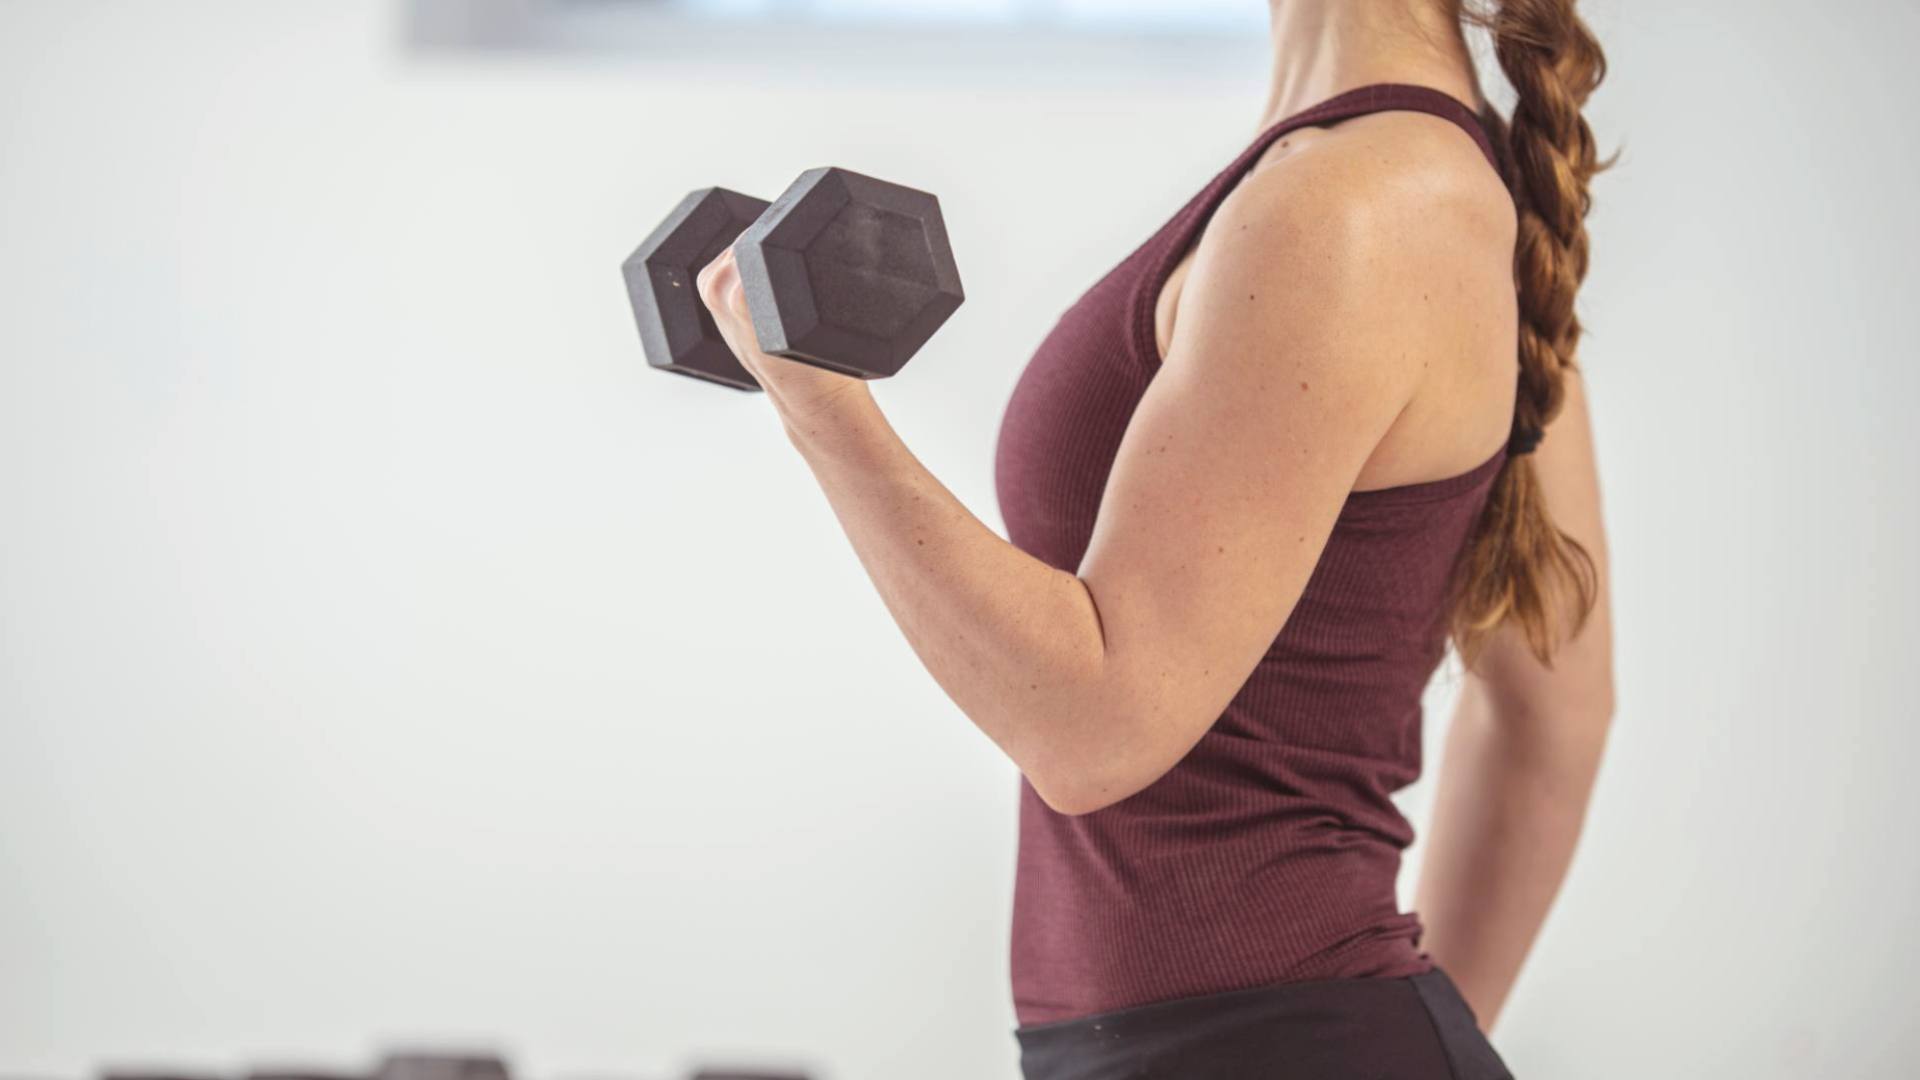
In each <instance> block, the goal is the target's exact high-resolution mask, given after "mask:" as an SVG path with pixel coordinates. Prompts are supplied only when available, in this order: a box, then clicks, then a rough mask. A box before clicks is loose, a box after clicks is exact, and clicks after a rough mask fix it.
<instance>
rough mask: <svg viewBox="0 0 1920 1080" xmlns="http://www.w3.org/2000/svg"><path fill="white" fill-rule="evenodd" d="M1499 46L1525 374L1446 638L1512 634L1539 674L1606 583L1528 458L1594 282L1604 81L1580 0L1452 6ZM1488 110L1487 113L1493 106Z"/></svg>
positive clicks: (1499, 125)
mask: <svg viewBox="0 0 1920 1080" xmlns="http://www.w3.org/2000/svg"><path fill="white" fill-rule="evenodd" d="M1450 2H1452V3H1454V4H1455V5H1456V6H1457V7H1458V8H1459V14H1460V17H1461V18H1462V19H1463V20H1465V21H1466V22H1467V24H1468V25H1470V26H1480V27H1483V28H1485V29H1486V30H1487V31H1489V32H1490V34H1491V35H1492V38H1493V47H1494V55H1495V57H1496V59H1497V60H1498V62H1499V65H1500V68H1501V70H1502V71H1503V72H1504V73H1505V74H1506V77H1507V80H1508V82H1510V83H1511V84H1512V86H1513V88H1514V90H1515V91H1516V94H1517V100H1516V103H1515V104H1514V107H1513V113H1512V117H1511V118H1510V119H1507V120H1502V119H1501V118H1500V117H1499V116H1497V115H1490V116H1489V117H1487V119H1488V121H1489V127H1490V128H1491V131H1492V134H1493V136H1494V141H1495V144H1496V145H1497V146H1498V147H1499V148H1500V151H1501V156H1502V157H1503V158H1504V159H1505V161H1504V164H1505V166H1506V169H1507V173H1508V178H1509V182H1510V184H1511V186H1512V188H1513V193H1514V200H1515V203H1516V205H1517V206H1518V209H1519V232H1518V235H1517V239H1516V242H1515V244H1514V256H1513V270H1514V287H1515V290H1516V292H1517V293H1518V299H1519V309H1520V342H1519V345H1520V374H1519V386H1518V390H1517V393H1516V395H1515V402H1514V416H1513V433H1512V437H1511V441H1510V443H1509V445H1508V455H1509V456H1508V458H1507V461H1506V464H1505V465H1504V467H1503V468H1502V469H1501V471H1500V475H1499V477H1498V479H1496V480H1495V481H1494V486H1493V490H1492V493H1491V494H1490V495H1489V496H1488V500H1487V507H1486V510H1485V511H1484V513H1483V514H1482V516H1481V519H1480V521H1479V523H1478V524H1477V525H1476V526H1475V530H1474V533H1473V535H1472V537H1471V539H1470V540H1469V542H1468V545H1467V548H1466V551H1465V552H1464V553H1463V554H1462V557H1461V562H1460V565H1459V568H1458V571H1457V573H1456V576H1455V579H1454V582H1455V585H1454V593H1453V599H1452V605H1451V608H1450V610H1449V613H1448V621H1449V629H1450V631H1451V634H1452V637H1453V640H1454V643H1455V645H1456V647H1458V649H1459V650H1460V655H1461V657H1462V659H1463V660H1464V661H1465V663H1466V664H1467V665H1468V666H1469V667H1471V666H1472V665H1473V662H1474V660H1475V659H1476V658H1477V657H1478V656H1479V654H1480V651H1481V649H1482V648H1483V646H1484V645H1485V644H1486V642H1487V640H1488V638H1489V637H1491V635H1492V634H1493V633H1494V631H1496V630H1498V629H1499V628H1500V627H1502V626H1504V625H1506V624H1509V623H1511V624H1515V625H1516V626H1517V627H1518V628H1519V629H1520V630H1521V631H1522V632H1523V633H1524V634H1525V637H1526V641H1527V645H1528V648H1529V649H1530V650H1531V651H1532V652H1533V654H1534V655H1535V656H1536V657H1538V658H1539V659H1540V661H1541V662H1542V663H1543V664H1548V665H1549V666H1550V665H1551V664H1552V656H1553V653H1554V651H1555V649H1556V647H1557V645H1558V644H1559V642H1560V641H1562V640H1564V635H1567V634H1571V633H1573V632H1577V631H1578V629H1579V628H1580V627H1581V626H1582V625H1583V624H1584V623H1585V621H1586V619H1587V616H1588V615H1589V614H1590V613H1591V612H1592V610H1593V606H1594V602H1595V597H1596V595H1597V593H1598V573H1597V571H1596V570H1595V568H1594V563H1593V559H1592V557H1591V556H1590V555H1589V554H1588V553H1587V551H1586V549H1585V548H1583V547H1581V545H1580V544H1579V543H1578V542H1577V541H1575V540H1574V539H1573V537H1571V536H1569V535H1567V534H1566V533H1564V532H1562V531H1561V530H1560V529H1559V528H1558V527H1556V526H1555V525H1554V523H1553V519H1552V517H1551V516H1550V515H1549V514H1548V512H1547V504H1546V496H1545V492H1544V491H1543V490H1542V488H1541V486H1540V481H1539V477H1538V474H1537V472H1536V470H1535V466H1534V461H1533V458H1532V457H1531V456H1530V455H1531V452H1532V450H1533V448H1534V447H1535V446H1536V445H1538V443H1539V442H1540V439H1541V436H1542V435H1543V434H1544V433H1545V431H1546V427H1547V425H1548V424H1549V423H1551V422H1552V421H1553V418H1554V417H1555V416H1556V415H1558V414H1559V412H1560V407H1561V404H1562V402H1563V401H1564V399H1565V397H1566V374H1567V372H1568V371H1570V370H1574V369H1575V363H1574V354H1575V349H1576V347H1577V346H1578V344H1579V341H1580V319H1579V317H1578V316H1577V315H1576V314H1575V313H1574V295H1575V293H1576V292H1577V291H1578V290H1579V288H1580V282H1581V280H1582V279H1583V278H1585V277H1586V273H1587V229H1586V216H1587V210H1588V208H1589V206H1590V205H1591V203H1592V198H1591V196H1590V195H1589V193H1588V190H1587V186H1588V182H1589V181H1590V180H1591V179H1592V178H1593V176H1594V174H1595V173H1597V172H1599V171H1600V170H1601V169H1603V168H1605V167H1606V166H1607V165H1608V164H1610V162H1602V161H1600V160H1599V158H1598V157H1597V155H1596V152H1595V148H1594V139H1593V132H1592V130H1591V129H1589V128H1588V126H1587V122H1586V120H1585V119H1584V118H1583V117H1582V116H1581V108H1582V107H1583V106H1584V105H1585V104H1586V101H1587V98H1588V96H1589V95H1591V94H1592V93H1593V91H1594V89H1595V88H1596V87H1597V86H1599V85H1600V80H1601V79H1602V78H1604V77H1605V75H1606V57H1605V55H1604V54H1602V52H1601V51H1600V43H1599V42H1598V41H1597V40H1596V39H1595V38H1594V36H1593V32H1592V31H1591V30H1589V29H1588V28H1587V25H1586V23H1585V22H1583V21H1582V20H1581V18H1580V16H1579V14H1578V13H1577V12H1576V11H1575V10H1574V2H1575V0H1450ZM1489 112H1491V110H1489Z"/></svg>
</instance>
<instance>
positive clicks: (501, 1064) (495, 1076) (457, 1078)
mask: <svg viewBox="0 0 1920 1080" xmlns="http://www.w3.org/2000/svg"><path fill="white" fill-rule="evenodd" d="M373 1075H374V1080H510V1074H509V1073H508V1071H507V1063H506V1062H505V1061H502V1060H501V1059H500V1058H498V1057H496V1056H494V1055H492V1054H422V1053H393V1054H388V1055H387V1057H386V1060H384V1061H382V1062H381V1063H380V1068H379V1069H378V1070H376V1071H375V1072H374V1074H373Z"/></svg>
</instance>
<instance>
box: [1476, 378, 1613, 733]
mask: <svg viewBox="0 0 1920 1080" xmlns="http://www.w3.org/2000/svg"><path fill="white" fill-rule="evenodd" d="M1565 377H1566V398H1565V401H1564V403H1563V404H1562V406H1561V409H1560V413H1559V415H1557V416H1556V417H1554V420H1553V422H1552V423H1551V424H1549V425H1548V426H1547V431H1546V436H1545V437H1544V438H1543V439H1542V440H1541V442H1540V446H1539V448H1538V449H1536V450H1535V451H1534V453H1533V467H1534V469H1535V471H1536V475H1537V477H1538V479H1539V482H1540V487H1541V490H1542V491H1543V492H1544V494H1545V496H1546V503H1547V513H1548V516H1549V517H1551V518H1552V519H1553V524H1554V526H1555V527H1556V528H1558V529H1560V530H1561V531H1562V532H1564V533H1566V534H1567V535H1568V536H1570V537H1572V538H1573V540H1574V541H1575V542H1576V543H1578V544H1579V545H1580V546H1581V547H1582V548H1585V549H1586V552H1587V555H1588V557H1590V558H1591V559H1592V560H1593V568H1594V572H1595V586H1596V588H1595V594H1594V606H1593V610H1592V612H1590V613H1589V614H1588V616H1587V618H1586V621H1585V622H1584V623H1583V624H1582V625H1581V626H1580V628H1579V630H1578V631H1577V632H1576V633H1573V634H1571V635H1570V636H1568V637H1567V638H1566V639H1565V640H1564V641H1562V642H1561V644H1560V647H1559V648H1558V650H1557V651H1555V652H1554V654H1553V666H1552V667H1547V666H1546V665H1544V664H1542V663H1541V662H1540V661H1539V660H1538V659H1537V658H1536V657H1535V656H1534V655H1533V652H1532V651H1531V650H1530V649H1529V648H1528V646H1527V641H1526V637H1525V635H1524V634H1522V633H1521V632H1520V631H1519V629H1518V628H1517V627H1514V626H1508V627H1505V628H1503V629H1501V630H1499V631H1497V632H1495V633H1494V635H1493V636H1492V637H1491V638H1490V639H1489V640H1488V641H1487V643H1486V645H1485V647H1484V648H1483V650H1482V651H1481V655H1480V658H1479V660H1478V661H1477V662H1476V664H1475V665H1474V668H1473V669H1472V670H1471V671H1469V672H1467V675H1466V681H1465V686H1464V693H1465V694H1466V695H1467V698H1468V700H1469V701H1471V702H1474V703H1476V704H1477V705H1478V706H1479V707H1481V708H1483V709H1485V710H1486V711H1487V713H1488V719H1490V720H1492V721H1494V722H1496V723H1499V724H1502V725H1505V726H1507V727H1508V728H1510V729H1511V728H1513V727H1514V726H1515V725H1524V724H1526V723H1527V722H1529V721H1533V720H1540V721H1543V722H1547V723H1551V724H1553V725H1554V726H1556V727H1559V728H1563V729H1564V728H1566V727H1567V721H1568V720H1569V719H1575V718H1585V719H1588V720H1591V721H1592V722H1593V723H1592V725H1591V727H1592V728H1593V729H1595V730H1596V731H1597V732H1599V733H1603V732H1604V728H1605V725H1606V723H1607V721H1609V720H1610V719H1611V718H1612V714H1613V611H1612V604H1611V602H1610V600H1609V592H1610V590H1609V585H1610V582H1611V574H1610V566H1609V562H1608V556H1607V536H1606V530H1605V527H1604V524H1603V522H1602V519H1601V507H1600V476H1599V469H1598V467H1597V464H1596V461H1595V454H1594V444H1593V416H1592V412H1591V410H1590V409H1589V406H1588V397H1587V392H1586V385H1585V381H1584V379H1583V377H1582V376H1581V374H1580V373H1579V372H1577V371H1568V372H1567V373H1566V376H1565Z"/></svg>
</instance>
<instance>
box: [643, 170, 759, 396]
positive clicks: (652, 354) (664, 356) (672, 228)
mask: <svg viewBox="0 0 1920 1080" xmlns="http://www.w3.org/2000/svg"><path fill="white" fill-rule="evenodd" d="M766 208H767V203H766V202H765V201H764V200H762V199H756V198H754V197H752V196H751V195H742V194H740V193H739V192H737V191H728V190H727V189H725V188H717V187H713V188H702V189H700V190H699V191H696V192H693V193H692V194H690V195H688V196H687V197H686V198H684V199H682V200H680V205H679V206H676V207H674V208H673V213H671V214H668V215H667V219H666V220H665V221H662V222H661V223H660V224H659V225H658V226H657V227H655V228H654V230H653V232H651V233H649V234H647V238H646V239H645V240H642V241H641V242H640V246H639V247H637V248H635V249H634V251H633V254H632V255H629V256H627V261H626V262H624V263H621V264H620V275H621V276H622V277H624V278H625V279H626V282H627V299H628V300H630V301H632V303H633V318H634V322H636V323H637V324H638V325H639V327H640V345H641V348H643V349H645V350H646V353H647V363H649V364H651V365H653V366H654V367H657V368H659V369H661V370H663V371H673V372H677V373H679V374H681V375H691V376H693V377H694V378H696V379H706V380H708V381H710V382H717V383H721V384H723V385H726V386H731V387H734V388H736V389H740V390H758V389H760V384H759V383H757V382H755V381H754V380H753V376H752V375H749V374H748V373H747V369H746V368H744V367H741V366H740V361H739V360H737V359H735V358H734V355H733V350H732V349H730V348H728V347H727V343H726V341H725V340H724V339H722V338H721V336H720V330H719V328H718V327H716V326H714V324H713V316H712V315H711V314H709V313H708V311H707V305H706V304H705V303H703V302H701V300H700V290H699V287H698V285H697V283H696V281H695V279H696V278H697V277H698V276H699V273H700V271H701V269H702V268H704V267H705V266H706V265H707V264H708V263H710V262H712V261H713V260H714V259H715V258H718V257H719V255H720V253H721V252H722V251H725V250H726V249H727V245H729V244H731V243H733V241H734V238H735V237H737V236H739V235H740V233H741V232H742V231H743V230H744V229H746V227H747V226H748V225H751V224H753V222H754V219H756V218H758V217H759V216H760V214H761V212H762V211H764V210H766Z"/></svg>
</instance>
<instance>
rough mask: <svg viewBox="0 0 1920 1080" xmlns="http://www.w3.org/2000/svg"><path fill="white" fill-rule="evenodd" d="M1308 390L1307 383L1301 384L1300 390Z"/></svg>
mask: <svg viewBox="0 0 1920 1080" xmlns="http://www.w3.org/2000/svg"><path fill="white" fill-rule="evenodd" d="M1306 388H1307V384H1306V383H1304V382H1303V383H1301V384H1300V389H1302V390H1305V389H1306Z"/></svg>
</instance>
